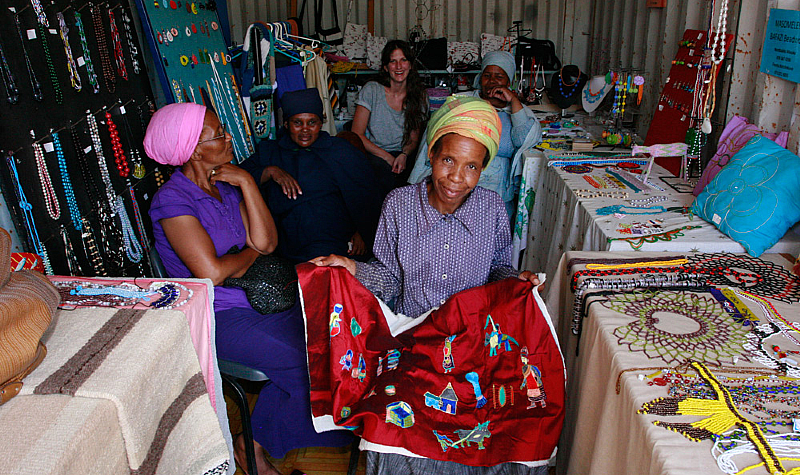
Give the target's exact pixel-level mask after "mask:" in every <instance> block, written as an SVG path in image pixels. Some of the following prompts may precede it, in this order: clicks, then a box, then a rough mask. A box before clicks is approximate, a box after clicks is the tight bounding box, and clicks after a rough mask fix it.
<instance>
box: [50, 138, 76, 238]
mask: <svg viewBox="0 0 800 475" xmlns="http://www.w3.org/2000/svg"><path fill="white" fill-rule="evenodd" d="M51 135H52V137H53V147H54V148H55V150H56V155H57V156H58V169H59V170H60V171H61V186H63V187H64V194H65V195H66V197H67V208H69V217H70V219H71V220H72V227H74V228H75V230H76V231H81V229H82V228H83V222H82V221H81V211H80V210H79V209H78V201H77V200H76V199H75V191H74V190H73V189H72V182H71V181H70V179H69V170H67V160H66V158H64V150H63V149H62V148H61V140H60V139H59V138H58V132H53V133H52V134H51Z"/></svg>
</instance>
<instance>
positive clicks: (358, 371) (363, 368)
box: [347, 350, 367, 382]
mask: <svg viewBox="0 0 800 475" xmlns="http://www.w3.org/2000/svg"><path fill="white" fill-rule="evenodd" d="M347 351H348V352H349V351H350V350H347ZM350 375H351V376H352V377H353V378H355V379H358V380H359V381H362V382H363V381H364V378H366V377H367V363H366V362H365V361H364V355H363V354H361V353H359V354H358V367H356V368H353V370H352V372H351V374H350Z"/></svg>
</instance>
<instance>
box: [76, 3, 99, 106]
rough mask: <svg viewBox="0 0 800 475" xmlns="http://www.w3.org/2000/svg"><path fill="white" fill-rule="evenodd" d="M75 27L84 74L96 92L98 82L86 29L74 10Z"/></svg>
mask: <svg viewBox="0 0 800 475" xmlns="http://www.w3.org/2000/svg"><path fill="white" fill-rule="evenodd" d="M75 29H76V30H78V37H79V38H80V39H81V50H82V51H83V63H84V64H85V65H86V75H87V76H88V77H89V84H91V85H92V91H93V92H94V93H95V94H97V93H98V92H100V82H99V81H98V80H97V74H96V73H95V72H94V64H92V54H91V52H90V51H89V43H87V42H86V31H85V30H84V29H83V20H82V19H81V14H80V13H79V12H75Z"/></svg>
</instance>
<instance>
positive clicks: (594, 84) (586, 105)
mask: <svg viewBox="0 0 800 475" xmlns="http://www.w3.org/2000/svg"><path fill="white" fill-rule="evenodd" d="M609 90H611V84H608V83H607V82H606V79H605V76H594V77H593V78H592V79H590V80H589V81H586V85H585V86H584V87H583V93H582V94H581V102H582V104H583V110H585V111H586V112H592V111H594V110H595V109H597V108H598V107H599V106H600V103H601V102H603V99H604V98H605V97H606V94H607V93H608V91H609Z"/></svg>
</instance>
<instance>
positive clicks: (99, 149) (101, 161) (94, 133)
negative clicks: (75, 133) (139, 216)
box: [86, 110, 116, 210]
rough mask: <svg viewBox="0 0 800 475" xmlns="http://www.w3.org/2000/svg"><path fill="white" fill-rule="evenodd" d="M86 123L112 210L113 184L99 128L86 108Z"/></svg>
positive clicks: (113, 204) (113, 205)
mask: <svg viewBox="0 0 800 475" xmlns="http://www.w3.org/2000/svg"><path fill="white" fill-rule="evenodd" d="M86 123H87V124H89V136H90V137H91V139H92V148H94V153H95V156H96V157H97V165H98V167H99V168H100V178H101V179H102V180H103V184H104V185H105V194H106V201H107V203H108V206H109V208H110V209H112V210H113V209H114V207H115V203H116V196H115V194H114V185H113V184H112V183H111V176H110V175H109V173H108V166H107V165H106V158H105V157H104V156H103V143H102V142H101V141H100V129H99V128H98V126H97V120H96V119H95V118H94V115H92V113H91V112H90V111H88V110H87V111H86Z"/></svg>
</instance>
